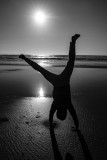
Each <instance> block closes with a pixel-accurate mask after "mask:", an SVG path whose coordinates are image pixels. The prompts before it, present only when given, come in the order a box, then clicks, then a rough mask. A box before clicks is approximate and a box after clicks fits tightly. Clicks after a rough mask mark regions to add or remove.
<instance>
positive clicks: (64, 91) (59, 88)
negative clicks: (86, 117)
mask: <svg viewBox="0 0 107 160" xmlns="http://www.w3.org/2000/svg"><path fill="white" fill-rule="evenodd" d="M79 37H80V35H79V34H75V35H74V36H72V38H71V42H70V47H69V60H68V62H67V65H66V67H65V69H64V70H63V71H62V73H61V74H59V75H57V74H54V73H51V72H49V71H47V70H46V69H44V68H42V67H41V66H40V65H38V64H37V63H35V62H33V61H32V60H30V59H28V58H27V57H25V56H24V55H23V54H21V55H20V56H19V58H22V59H23V60H25V61H26V62H27V63H28V64H29V65H30V66H31V67H32V68H34V69H35V70H37V71H39V72H40V73H41V74H42V75H43V76H44V77H45V78H46V79H47V80H48V81H49V82H50V83H51V84H52V85H53V103H52V106H51V109H50V114H49V122H50V125H52V122H53V116H54V113H55V112H56V115H57V118H58V119H60V120H65V118H66V116H67V110H69V112H70V114H71V116H72V117H73V120H74V123H75V127H74V130H76V129H77V128H78V127H79V122H78V118H77V115H76V112H75V109H74V107H73V105H72V102H71V93H70V77H71V74H72V72H73V68H74V61H75V44H76V40H77V39H78V38H79Z"/></svg>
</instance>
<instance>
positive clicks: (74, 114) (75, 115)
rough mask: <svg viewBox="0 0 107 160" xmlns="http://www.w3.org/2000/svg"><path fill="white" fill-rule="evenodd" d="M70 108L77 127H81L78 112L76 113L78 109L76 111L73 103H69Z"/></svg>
mask: <svg viewBox="0 0 107 160" xmlns="http://www.w3.org/2000/svg"><path fill="white" fill-rule="evenodd" d="M68 110H69V112H70V114H71V116H72V118H73V120H74V124H75V126H76V129H78V128H79V121H78V118H77V114H76V111H75V109H74V107H73V105H72V103H71V104H70V105H69V107H68Z"/></svg>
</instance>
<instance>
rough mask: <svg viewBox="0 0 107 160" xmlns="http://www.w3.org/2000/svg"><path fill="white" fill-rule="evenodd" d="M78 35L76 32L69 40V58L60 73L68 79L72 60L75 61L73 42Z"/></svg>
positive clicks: (72, 63)
mask: <svg viewBox="0 0 107 160" xmlns="http://www.w3.org/2000/svg"><path fill="white" fill-rule="evenodd" d="M79 37H80V35H79V34H76V35H74V36H73V37H72V41H71V42H70V48H69V60H68V63H67V65H66V67H65V69H64V71H63V72H62V73H61V76H62V77H63V79H67V80H68V81H69V80H70V76H71V74H72V71H73V68H74V62H75V44H76V40H77V39H78V38H79Z"/></svg>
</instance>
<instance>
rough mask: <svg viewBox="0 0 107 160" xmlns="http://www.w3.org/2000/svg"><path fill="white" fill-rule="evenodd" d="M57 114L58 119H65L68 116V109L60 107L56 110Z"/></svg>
mask: <svg viewBox="0 0 107 160" xmlns="http://www.w3.org/2000/svg"><path fill="white" fill-rule="evenodd" d="M56 116H57V118H58V119H60V120H62V121H63V120H65V119H66V116H67V109H66V108H63V107H60V108H59V109H58V110H57V112H56Z"/></svg>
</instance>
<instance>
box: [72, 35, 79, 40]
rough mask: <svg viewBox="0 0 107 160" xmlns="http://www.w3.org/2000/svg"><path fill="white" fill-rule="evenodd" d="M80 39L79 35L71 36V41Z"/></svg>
mask: <svg viewBox="0 0 107 160" xmlns="http://www.w3.org/2000/svg"><path fill="white" fill-rule="evenodd" d="M79 37H80V34H75V35H74V36H72V41H76V40H77V39H78V38H79Z"/></svg>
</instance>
